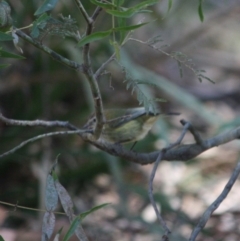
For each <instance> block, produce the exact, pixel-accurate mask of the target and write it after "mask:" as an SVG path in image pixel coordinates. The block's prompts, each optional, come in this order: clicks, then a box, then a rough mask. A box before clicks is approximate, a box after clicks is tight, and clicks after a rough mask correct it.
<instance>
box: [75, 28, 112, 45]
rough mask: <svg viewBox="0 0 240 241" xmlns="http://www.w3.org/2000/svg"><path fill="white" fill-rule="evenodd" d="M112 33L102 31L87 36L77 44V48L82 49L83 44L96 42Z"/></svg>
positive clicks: (110, 31)
mask: <svg viewBox="0 0 240 241" xmlns="http://www.w3.org/2000/svg"><path fill="white" fill-rule="evenodd" d="M111 33H112V30H108V31H102V32H96V33H93V34H90V35H88V36H85V37H83V38H82V39H81V40H80V41H79V42H78V46H79V47H82V46H84V45H85V44H89V43H91V42H94V41H97V40H101V39H103V38H106V37H108V36H109V35H110V34H111Z"/></svg>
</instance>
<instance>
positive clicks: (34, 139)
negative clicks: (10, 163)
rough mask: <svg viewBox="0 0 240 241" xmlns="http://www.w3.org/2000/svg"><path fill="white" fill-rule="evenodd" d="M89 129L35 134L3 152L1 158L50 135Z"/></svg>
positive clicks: (67, 133) (68, 133)
mask: <svg viewBox="0 0 240 241" xmlns="http://www.w3.org/2000/svg"><path fill="white" fill-rule="evenodd" d="M87 132H88V131H86V130H76V131H55V132H49V133H45V134H41V135H38V136H35V137H33V138H30V139H28V140H26V141H23V142H22V143H20V144H19V145H18V146H16V147H14V148H13V149H11V150H10V151H7V152H5V153H3V154H1V155H0V158H3V157H5V156H8V155H10V154H12V153H14V152H16V151H17V150H19V149H20V148H22V147H24V146H26V145H27V144H29V143H31V142H34V141H37V140H39V139H42V138H45V137H49V136H56V135H72V134H79V133H81V134H82V133H87Z"/></svg>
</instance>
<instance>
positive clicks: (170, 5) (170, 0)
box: [167, 0, 172, 13]
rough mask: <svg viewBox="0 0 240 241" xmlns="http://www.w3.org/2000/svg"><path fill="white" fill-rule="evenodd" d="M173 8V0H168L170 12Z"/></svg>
mask: <svg viewBox="0 0 240 241" xmlns="http://www.w3.org/2000/svg"><path fill="white" fill-rule="evenodd" d="M171 8H172V0H168V11H167V12H168V13H169V12H170V10H171Z"/></svg>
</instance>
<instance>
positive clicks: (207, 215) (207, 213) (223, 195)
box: [189, 161, 240, 241]
mask: <svg viewBox="0 0 240 241" xmlns="http://www.w3.org/2000/svg"><path fill="white" fill-rule="evenodd" d="M239 173H240V162H239V161H238V164H237V166H236V167H235V169H234V171H233V172H232V175H231V177H230V178H229V180H228V182H227V184H226V186H225V187H224V189H223V191H222V192H221V194H220V195H219V196H218V198H217V199H216V200H215V201H214V202H213V203H212V204H211V205H210V206H209V207H208V208H207V210H206V211H205V212H204V214H203V215H202V217H201V218H200V220H199V222H198V224H197V225H196V227H195V228H194V230H193V231H192V234H191V237H190V238H189V241H194V240H195V239H196V238H197V236H198V234H199V232H200V231H201V230H202V229H203V228H204V226H205V225H206V223H207V221H208V220H209V218H210V216H211V214H212V213H213V212H214V211H215V210H216V209H217V208H218V207H219V205H220V204H221V203H222V201H223V200H224V199H225V198H226V197H227V195H228V193H229V192H230V191H231V189H232V186H233V184H234V183H235V182H236V180H237V178H238V176H239Z"/></svg>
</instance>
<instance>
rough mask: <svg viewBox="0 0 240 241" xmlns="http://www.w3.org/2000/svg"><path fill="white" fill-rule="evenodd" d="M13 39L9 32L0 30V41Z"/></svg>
mask: <svg viewBox="0 0 240 241" xmlns="http://www.w3.org/2000/svg"><path fill="white" fill-rule="evenodd" d="M11 40H13V37H12V36H10V35H9V34H6V33H3V32H0V41H11Z"/></svg>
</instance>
